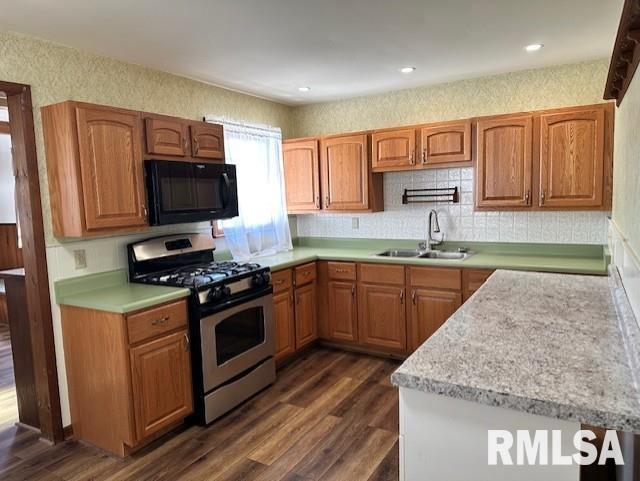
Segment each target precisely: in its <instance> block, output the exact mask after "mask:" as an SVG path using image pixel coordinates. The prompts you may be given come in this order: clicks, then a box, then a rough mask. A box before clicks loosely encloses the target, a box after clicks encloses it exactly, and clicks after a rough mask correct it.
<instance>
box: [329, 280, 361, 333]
mask: <svg viewBox="0 0 640 481" xmlns="http://www.w3.org/2000/svg"><path fill="white" fill-rule="evenodd" d="M356 290H357V289H356V283H355V282H344V281H329V283H328V286H327V298H328V299H327V300H328V304H329V311H328V319H327V324H328V326H329V338H330V339H333V340H336V341H349V342H356V341H357V340H358V303H357V299H356Z"/></svg>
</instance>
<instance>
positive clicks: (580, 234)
mask: <svg viewBox="0 0 640 481" xmlns="http://www.w3.org/2000/svg"><path fill="white" fill-rule="evenodd" d="M449 187H458V191H459V192H461V194H460V203H458V204H448V203H444V202H441V203H438V204H431V205H429V204H408V205H403V204H402V193H403V191H404V189H411V188H415V189H417V188H428V189H431V188H440V189H442V188H449ZM473 187H474V181H473V168H471V167H465V168H448V169H432V170H418V171H415V172H390V173H386V174H384V193H385V196H384V212H377V213H375V214H333V215H331V214H321V215H301V216H298V235H300V236H303V237H347V238H376V239H416V241H418V240H424V239H425V238H426V235H427V234H426V232H427V227H426V226H427V214H428V212H429V210H431V209H435V210H436V212H437V213H438V220H439V223H440V228H441V230H442V232H443V233H444V234H445V236H446V239H447V240H455V241H487V242H530V243H558V244H605V243H606V239H607V213H606V212H476V211H474V208H473ZM354 218H357V219H358V220H357V222H355V225H357V228H354V221H353V219H354Z"/></svg>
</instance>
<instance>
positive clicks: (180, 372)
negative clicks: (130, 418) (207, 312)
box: [130, 331, 193, 441]
mask: <svg viewBox="0 0 640 481" xmlns="http://www.w3.org/2000/svg"><path fill="white" fill-rule="evenodd" d="M130 356H131V378H132V391H133V407H134V413H135V426H136V435H137V438H138V441H141V440H142V439H144V438H146V437H147V436H149V435H151V434H153V433H155V432H157V431H160V430H162V429H163V428H165V427H167V426H170V425H171V424H173V423H174V422H178V421H180V420H181V419H183V418H184V417H185V416H187V415H188V414H190V413H191V412H192V411H193V400H192V391H191V389H192V388H191V361H190V357H189V338H188V334H187V331H181V332H177V333H175V334H171V335H169V336H166V337H162V338H160V339H157V340H155V341H151V342H148V343H146V344H142V345H141V346H138V347H134V348H132V349H131V350H130Z"/></svg>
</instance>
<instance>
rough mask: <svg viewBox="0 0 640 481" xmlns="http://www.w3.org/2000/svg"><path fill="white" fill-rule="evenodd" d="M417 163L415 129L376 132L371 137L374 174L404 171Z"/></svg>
mask: <svg viewBox="0 0 640 481" xmlns="http://www.w3.org/2000/svg"><path fill="white" fill-rule="evenodd" d="M415 163H416V131H415V130H414V129H404V130H392V131H386V132H374V133H373V134H372V135H371V166H372V169H373V171H374V172H384V171H385V170H402V168H403V167H404V168H410V167H412V166H414V165H415Z"/></svg>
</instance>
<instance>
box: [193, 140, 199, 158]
mask: <svg viewBox="0 0 640 481" xmlns="http://www.w3.org/2000/svg"><path fill="white" fill-rule="evenodd" d="M193 145H194V147H195V148H196V151H195V153H196V154H197V153H198V150H200V145H198V137H194V138H193Z"/></svg>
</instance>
